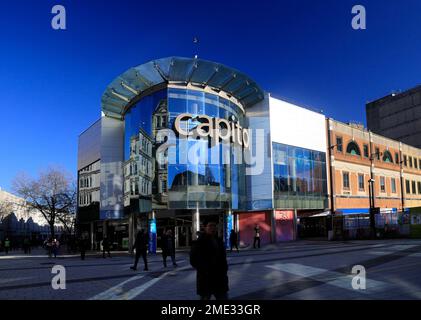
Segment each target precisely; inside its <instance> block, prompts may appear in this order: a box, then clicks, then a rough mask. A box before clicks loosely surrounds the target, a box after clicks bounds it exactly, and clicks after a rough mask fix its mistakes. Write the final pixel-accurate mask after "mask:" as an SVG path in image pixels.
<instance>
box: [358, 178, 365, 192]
mask: <svg viewBox="0 0 421 320" xmlns="http://www.w3.org/2000/svg"><path fill="white" fill-rule="evenodd" d="M358 189H360V191H364V189H365V186H364V175H363V174H359V175H358Z"/></svg>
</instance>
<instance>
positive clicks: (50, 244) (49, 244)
mask: <svg viewBox="0 0 421 320" xmlns="http://www.w3.org/2000/svg"><path fill="white" fill-rule="evenodd" d="M43 247H44V248H45V249H46V250H47V254H48V257H49V258H51V255H52V252H53V240H52V239H51V238H48V239H45V241H44V245H43Z"/></svg>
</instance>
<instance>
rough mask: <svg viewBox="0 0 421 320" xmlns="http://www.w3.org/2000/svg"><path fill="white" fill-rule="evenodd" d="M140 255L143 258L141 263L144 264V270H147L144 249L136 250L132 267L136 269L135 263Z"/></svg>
mask: <svg viewBox="0 0 421 320" xmlns="http://www.w3.org/2000/svg"><path fill="white" fill-rule="evenodd" d="M140 256H142V258H143V263H144V264H145V270H148V259H147V258H146V256H147V254H146V250H143V251H137V250H136V257H135V259H134V266H133V268H135V269H137V263H138V262H139V259H140Z"/></svg>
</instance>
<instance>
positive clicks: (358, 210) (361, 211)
mask: <svg viewBox="0 0 421 320" xmlns="http://www.w3.org/2000/svg"><path fill="white" fill-rule="evenodd" d="M336 214H338V215H344V216H346V215H351V214H370V209H369V208H356V209H340V210H336Z"/></svg>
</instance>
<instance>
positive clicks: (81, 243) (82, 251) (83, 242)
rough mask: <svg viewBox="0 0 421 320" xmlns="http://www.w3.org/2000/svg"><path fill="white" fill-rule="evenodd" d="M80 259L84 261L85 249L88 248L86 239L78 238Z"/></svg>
mask: <svg viewBox="0 0 421 320" xmlns="http://www.w3.org/2000/svg"><path fill="white" fill-rule="evenodd" d="M78 242H79V250H80V259H82V260H85V255H86V249H87V248H88V239H86V238H85V237H80V239H79V241H78Z"/></svg>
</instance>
